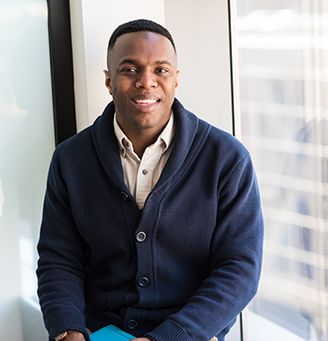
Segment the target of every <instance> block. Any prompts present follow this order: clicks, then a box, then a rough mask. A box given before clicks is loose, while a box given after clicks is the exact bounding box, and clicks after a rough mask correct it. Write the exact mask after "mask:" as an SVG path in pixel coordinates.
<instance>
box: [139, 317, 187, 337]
mask: <svg viewBox="0 0 328 341" xmlns="http://www.w3.org/2000/svg"><path fill="white" fill-rule="evenodd" d="M145 337H148V338H150V339H151V340H155V341H167V340H171V341H191V338H190V336H189V335H188V334H187V332H186V331H185V330H184V329H183V328H182V327H181V326H180V325H179V324H178V323H176V322H175V321H173V320H171V319H167V320H165V321H164V322H163V323H161V324H160V325H159V326H158V327H157V328H155V329H154V330H152V331H151V332H150V333H147V334H146V335H145Z"/></svg>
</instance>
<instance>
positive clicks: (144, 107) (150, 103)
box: [131, 98, 161, 112]
mask: <svg viewBox="0 0 328 341" xmlns="http://www.w3.org/2000/svg"><path fill="white" fill-rule="evenodd" d="M131 101H132V103H133V105H134V106H135V107H136V108H138V110H140V111H143V112H148V111H152V110H153V109H154V108H155V107H156V106H157V105H158V103H159V102H160V101H161V100H160V99H155V98H132V99H131Z"/></svg>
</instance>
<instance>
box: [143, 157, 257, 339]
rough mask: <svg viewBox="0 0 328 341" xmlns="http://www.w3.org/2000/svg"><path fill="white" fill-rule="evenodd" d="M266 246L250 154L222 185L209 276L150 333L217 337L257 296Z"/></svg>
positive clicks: (161, 336) (154, 336) (155, 336)
mask: <svg viewBox="0 0 328 341" xmlns="http://www.w3.org/2000/svg"><path fill="white" fill-rule="evenodd" d="M204 214H206V212H204ZM262 244H263V218H262V212H261V205H260V197H259V191H258V185H257V180H256V177H255V173H254V170H253V166H252V162H251V160H250V157H249V155H246V156H245V157H244V158H243V159H242V160H241V161H240V162H238V164H237V165H236V166H235V167H234V168H233V169H232V171H231V174H230V175H229V176H228V177H227V179H226V180H225V179H224V181H221V182H220V184H219V188H218V210H217V226H216V229H215V232H214V234H213V236H212V247H211V268H212V271H211V274H210V276H209V277H208V278H206V279H205V280H204V281H203V283H202V285H201V286H200V288H199V290H198V291H197V292H196V293H195V294H194V295H193V296H192V297H191V298H190V299H189V301H188V303H187V304H186V305H185V306H184V307H183V308H182V309H181V310H180V311H179V312H177V313H176V314H174V315H171V316H169V317H168V319H167V320H165V321H164V322H163V323H162V324H161V325H159V326H158V327H157V328H155V329H154V330H153V331H151V332H149V333H147V334H146V336H149V337H150V338H151V339H154V340H156V341H166V340H167V339H170V340H179V341H180V340H181V341H190V340H193V339H196V340H198V339H204V340H206V339H211V338H212V337H213V336H215V335H217V334H218V333H219V332H220V331H222V330H223V329H224V328H225V327H226V326H227V325H228V324H229V323H231V322H232V321H233V319H234V318H235V317H236V316H237V315H238V314H239V313H240V311H242V310H243V309H244V308H245V306H246V305H247V304H248V303H249V301H250V300H251V299H252V298H253V297H254V295H255V294H256V291H257V286H258V281H259V277H260V271H261V261H262Z"/></svg>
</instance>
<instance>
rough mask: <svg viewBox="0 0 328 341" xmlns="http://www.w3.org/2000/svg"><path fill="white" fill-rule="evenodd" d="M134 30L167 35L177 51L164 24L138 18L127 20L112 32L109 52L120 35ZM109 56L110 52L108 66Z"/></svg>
mask: <svg viewBox="0 0 328 341" xmlns="http://www.w3.org/2000/svg"><path fill="white" fill-rule="evenodd" d="M133 32H153V33H157V34H160V35H162V36H163V37H166V38H167V39H168V40H169V41H170V42H171V44H172V47H173V49H174V51H175V53H176V52H177V51H176V47H175V44H174V40H173V38H172V36H171V33H170V32H169V31H168V30H167V29H166V28H165V27H163V26H162V25H160V24H157V23H156V22H154V21H151V20H147V19H137V20H133V21H129V22H126V23H124V24H122V25H120V26H118V27H117V28H116V29H115V31H114V32H113V33H112V35H111V37H110V39H109V42H108V52H109V51H110V50H111V49H112V48H113V47H114V45H115V42H116V40H117V38H118V37H120V36H121V35H123V34H126V33H133ZM108 58H109V53H107V67H108ZM108 68H109V67H108Z"/></svg>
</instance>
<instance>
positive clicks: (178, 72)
mask: <svg viewBox="0 0 328 341" xmlns="http://www.w3.org/2000/svg"><path fill="white" fill-rule="evenodd" d="M179 75H180V70H178V71H177V74H176V76H175V77H176V78H175V88H177V87H178V85H179Z"/></svg>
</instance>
